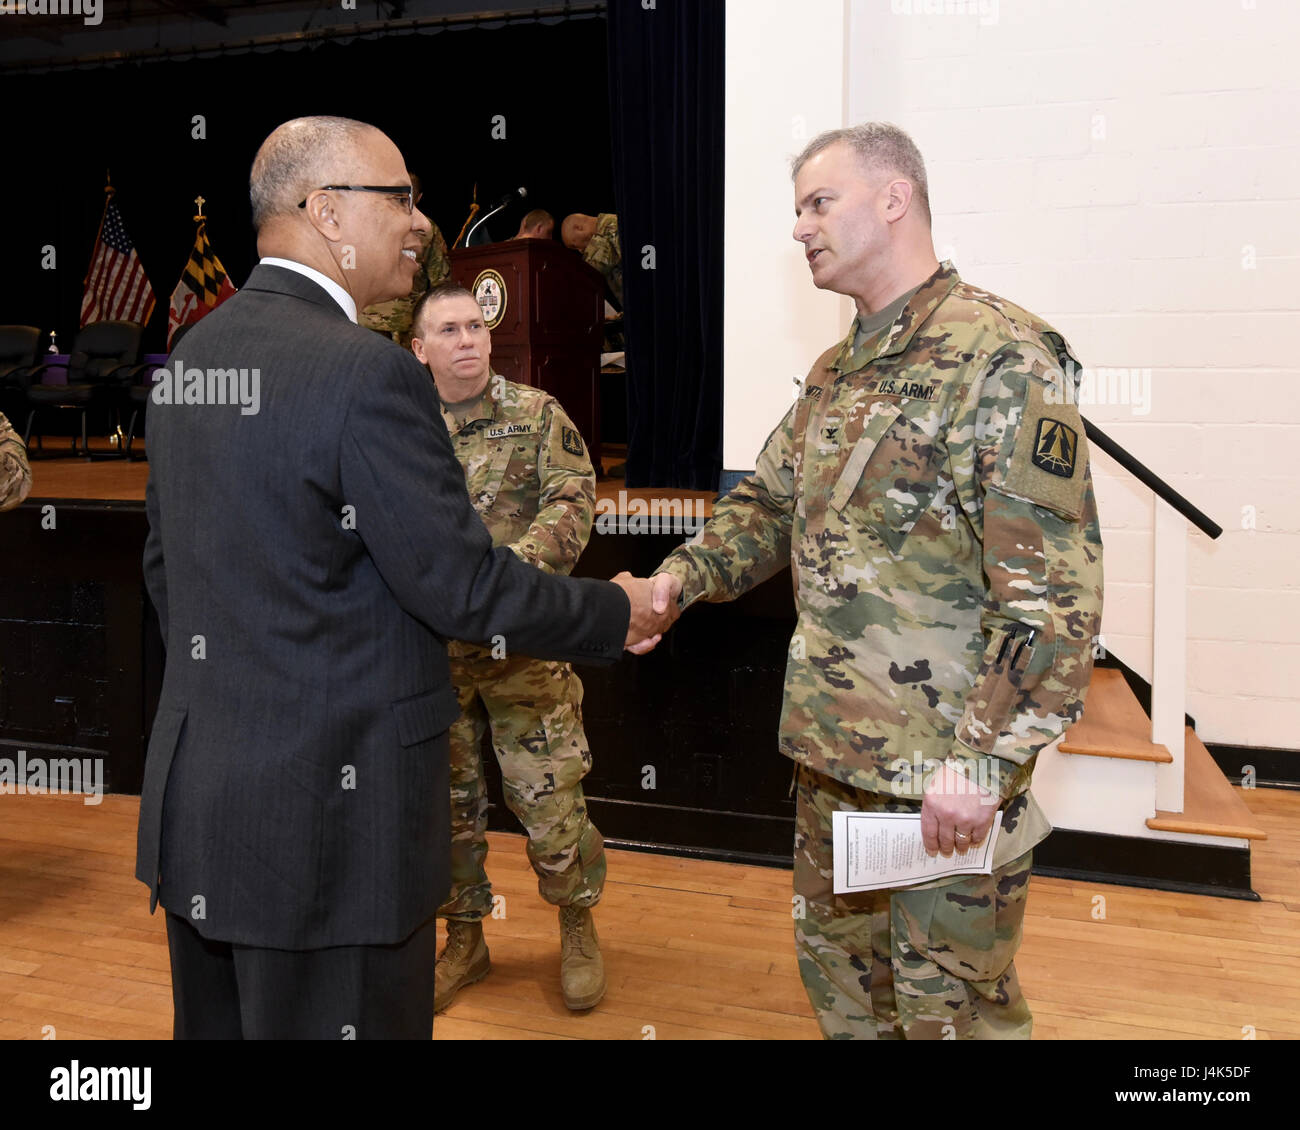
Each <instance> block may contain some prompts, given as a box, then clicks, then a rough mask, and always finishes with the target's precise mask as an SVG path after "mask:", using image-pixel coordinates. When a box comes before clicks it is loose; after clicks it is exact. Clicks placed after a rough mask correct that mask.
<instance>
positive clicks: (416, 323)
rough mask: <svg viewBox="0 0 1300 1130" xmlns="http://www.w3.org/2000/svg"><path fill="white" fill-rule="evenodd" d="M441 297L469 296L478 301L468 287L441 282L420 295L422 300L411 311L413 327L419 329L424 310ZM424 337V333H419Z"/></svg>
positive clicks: (471, 299) (473, 300)
mask: <svg viewBox="0 0 1300 1130" xmlns="http://www.w3.org/2000/svg"><path fill="white" fill-rule="evenodd" d="M441 298H468V299H470V301H472V302H477V301H478V299H477V298H475V297H474V292H473V291H472V290H470V289H469V288H468V287H464V286H461V285H460V283H454V282H441V283H439V284H438V285H437V286H435V287H432V288H431V289H429V290H426V291H425V292H424V294H422V295H421V296H420V300H419V301H418V302H417V303H416V304H415V309H414V310H412V311H411V329H412V330H418V329H419V328H420V323H421V321H422V320H423V319H424V312H425V310H427V309H428V308H429V307H430V306H432V305H433V304H434V303H435V302H437V301H438V300H439V299H441ZM418 336H420V337H423V336H424V335H423V334H420V335H418Z"/></svg>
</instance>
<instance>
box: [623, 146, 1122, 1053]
mask: <svg viewBox="0 0 1300 1130" xmlns="http://www.w3.org/2000/svg"><path fill="white" fill-rule="evenodd" d="M795 186H796V187H795V198H796V213H797V215H798V216H799V221H798V223H797V225H796V227H795V238H796V239H798V240H800V241H801V242H803V243H804V245H805V251H806V256H807V259H808V261H809V265H810V268H811V271H812V275H813V282H814V284H815V285H816V286H818V287H821V288H824V289H829V290H834V291H837V292H839V293H842V294H850V295H852V296H853V297H854V298H855V299H857V304H858V310H859V314H858V317H857V319H856V321H855V323H854V327H853V330H852V331H851V332H850V333H849V335H848V336H847V337H846V338H845V339H844V340H843V341H841V342H840V343H839V344H837V345H835V346H832V347H831V348H830V349H828V350H827V351H826V352H825V353H824V354H823V355H822V356H821V357H820V358H818V360H817V362H816V363H815V364H814V365H813V367H812V369H811V371H810V372H809V373H808V376H807V378H806V380H805V381H804V384H803V388H802V392H801V394H800V395H799V397H798V399H797V400H796V402H795V404H794V405H793V406H792V407H791V408H790V410H789V412H787V413H786V416H785V418H784V419H783V420H782V421H781V423H780V424H779V425H778V426H777V428H776V430H775V431H774V432H773V433H772V434H771V436H769V437H768V439H767V441H766V443H765V445H764V447H763V450H762V452H761V454H760V455H759V458H758V461H757V466H756V469H755V471H754V473H753V474H752V475H750V476H749V477H748V478H746V479H745V480H744V481H742V482H741V483H740V485H739V486H737V487H736V489H735V490H733V491H732V492H731V493H730V494H729V495H727V496H726V497H725V498H723V499H721V500H720V501H719V502H717V503H716V504H715V505H714V508H713V517H712V519H711V521H710V522H709V523H708V524H707V525H706V526H705V527H704V529H703V530H702V531H701V532H700V533H699V534H698V535H697V536H696V537H695V538H694V539H693V541H692V542H690V543H689V544H687V545H686V546H684V547H682V548H681V549H680V550H678V551H676V552H674V553H673V554H671V555H670V556H669V557H668V558H667V559H666V560H665V561H664V563H663V564H662V565H661V566H660V569H659V571H658V572H659V573H660V574H661V575H660V576H659V578H658V579H657V580H656V600H657V605H659V606H662V604H663V603H666V602H667V601H669V600H670V599H672V598H673V597H676V598H677V599H678V601H679V605H680V606H681V607H685V606H686V605H689V604H690V603H692V602H693V601H696V600H701V599H703V600H715V601H716V600H731V599H734V598H735V597H738V596H740V595H741V594H742V593H744V592H745V591H747V590H748V589H750V588H752V587H753V586H754V585H756V584H758V583H760V582H761V581H763V580H765V579H767V578H768V577H770V576H772V575H773V574H774V573H776V572H777V571H778V570H779V569H780V568H781V567H782V566H784V565H786V564H789V565H790V566H791V569H792V572H793V582H794V588H795V602H796V609H797V614H798V623H797V626H796V628H795V635H794V638H793V640H792V641H791V647H790V653H789V659H788V664H787V668H786V685H785V695H784V701H783V703H782V712H781V732H780V749H781V752H783V753H784V754H785V755H786V756H788V757H790V758H792V759H794V761H795V762H796V763H797V768H796V785H797V804H796V830H795V859H794V868H795V871H794V889H795V893H796V898H795V908H794V915H795V920H796V921H795V939H796V948H797V954H798V960H799V970H800V974H801V976H802V978H803V981H804V985H805V988H806V989H807V991H808V996H809V999H810V1000H811V1002H812V1005H813V1008H814V1010H815V1012H816V1014H817V1019H818V1023H819V1024H820V1026H821V1029H822V1032H823V1034H824V1035H825V1036H826V1037H828V1038H851V1037H868V1038H870V1037H875V1038H895V1039H896V1038H911V1039H917V1038H922V1039H924V1038H945V1037H949V1038H972V1037H975V1038H978V1037H984V1038H987V1037H994V1038H1005V1037H1020V1038H1028V1036H1029V1034H1030V1029H1031V1017H1030V1013H1029V1008H1028V1006H1027V1005H1026V1003H1025V1000H1024V997H1023V996H1022V995H1021V992H1020V987H1019V983H1018V981H1017V978H1016V972H1015V966H1014V964H1013V958H1014V956H1015V952H1016V949H1017V948H1018V946H1019V942H1020V937H1021V926H1022V922H1023V918H1024V909H1025V895H1026V892H1027V889H1028V883H1029V874H1030V865H1031V860H1032V851H1033V848H1034V846H1035V845H1036V844H1038V843H1039V842H1041V841H1042V839H1043V838H1044V837H1045V836H1046V835H1047V834H1048V833H1049V832H1050V831H1051V828H1050V825H1049V824H1048V822H1047V820H1046V818H1045V817H1044V815H1043V813H1042V811H1041V810H1040V809H1039V807H1038V805H1037V804H1036V803H1035V801H1034V797H1033V794H1032V793H1031V792H1030V787H1029V786H1030V775H1031V773H1032V772H1033V766H1034V759H1035V757H1036V756H1037V754H1038V753H1039V751H1040V750H1042V749H1043V747H1044V746H1046V745H1047V744H1048V743H1050V742H1052V741H1053V740H1055V739H1056V738H1058V737H1059V736H1060V735H1061V733H1062V732H1063V731H1064V729H1065V728H1066V726H1067V725H1069V723H1070V722H1071V721H1072V720H1074V719H1075V718H1077V717H1078V716H1079V714H1080V712H1081V710H1082V706H1083V699H1084V694H1085V691H1086V688H1087V685H1088V679H1089V675H1090V672H1091V667H1092V647H1093V640H1094V637H1095V635H1096V632H1097V630H1098V626H1099V621H1100V614H1101V599H1102V570H1101V535H1100V530H1099V526H1098V521H1097V510H1096V504H1095V502H1094V499H1093V491H1092V482H1091V478H1090V475H1089V471H1088V454H1087V446H1086V440H1085V438H1084V435H1083V424H1082V422H1081V420H1080V418H1079V415H1078V410H1077V408H1076V407H1075V403H1076V399H1075V394H1076V393H1077V388H1076V386H1075V383H1074V382H1075V381H1077V374H1078V366H1077V365H1076V364H1075V363H1074V360H1073V358H1072V357H1071V355H1070V352H1069V348H1068V346H1067V345H1066V343H1065V341H1064V339H1063V338H1062V337H1061V335H1060V334H1058V333H1057V332H1056V331H1055V330H1053V329H1052V328H1051V327H1050V326H1049V325H1047V324H1046V323H1045V322H1043V321H1041V320H1040V319H1038V318H1037V317H1035V316H1034V315H1033V314H1030V313H1028V312H1027V311H1025V310H1023V309H1021V308H1020V307H1019V306H1016V305H1014V304H1012V303H1010V302H1007V301H1005V300H1004V299H1001V298H998V297H997V296H995V295H992V294H989V293H988V292H986V291H982V290H979V289H977V288H975V287H973V286H970V285H968V284H967V283H964V282H963V281H962V280H961V279H960V278H959V277H958V275H957V272H956V270H955V269H954V268H953V267H952V265H951V264H950V263H943V264H939V263H938V261H937V260H936V259H935V257H934V251H933V244H932V242H931V238H930V217H929V201H928V198H927V194H926V182H925V170H924V165H923V163H922V161H921V157H920V154H919V153H917V151H916V148H915V146H914V145H913V144H912V142H911V140H910V138H908V137H907V135H906V134H904V133H903V132H902V131H901V130H898V129H897V128H896V127H893V126H885V125H881V124H877V123H869V124H867V125H865V126H859V127H855V128H853V129H851V130H836V131H832V132H831V133H830V134H825V135H822V136H821V137H820V138H818V139H816V140H815V141H814V142H812V143H811V144H810V146H809V147H808V149H807V150H806V151H805V153H804V154H803V155H801V157H800V158H799V159H798V161H797V163H796V166H795ZM1067 373H1068V374H1070V376H1069V377H1067V376H1066V375H1065V374H1067ZM647 649H648V648H641V647H638V648H634V649H633V650H637V651H640V650H647ZM836 809H845V810H858V811H863V810H866V811H872V810H874V811H904V812H912V813H919V814H920V816H921V825H922V836H923V839H924V841H925V844H926V847H927V850H929V851H931V852H932V853H933V852H934V851H939V852H942V853H943V854H945V855H947V854H948V853H949V852H951V851H952V850H954V848H955V849H956V850H958V851H963V850H966V849H967V848H968V847H970V846H978V845H979V844H980V843H981V842H982V841H983V840H984V838H985V837H986V836H987V834H988V829H989V827H990V825H991V824H992V821H993V817H994V814H995V811H996V810H998V809H1000V810H1001V812H1002V831H1001V834H1000V836H999V838H998V840H997V843H996V846H995V850H994V858H993V865H994V870H993V874H992V875H990V876H965V877H959V878H957V879H951V878H949V879H945V880H937V881H932V882H929V883H924V884H918V885H915V886H909V887H904V888H897V889H893V890H883V891H876V892H870V893H859V894H849V895H836V894H835V893H834V890H833V883H832V866H831V865H832V852H831V823H832V821H831V814H832V813H833V812H834V811H835V810H836Z"/></svg>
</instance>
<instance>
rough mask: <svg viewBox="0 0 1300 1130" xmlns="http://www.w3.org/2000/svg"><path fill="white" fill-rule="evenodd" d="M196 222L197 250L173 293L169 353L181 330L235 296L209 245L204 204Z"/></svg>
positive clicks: (195, 241) (230, 283) (195, 246)
mask: <svg viewBox="0 0 1300 1130" xmlns="http://www.w3.org/2000/svg"><path fill="white" fill-rule="evenodd" d="M201 199H202V197H200V200H201ZM194 219H195V220H196V221H197V222H198V225H199V228H198V231H196V232H195V233H194V250H193V251H191V252H190V260H189V262H188V263H186V264H185V270H183V271H182V272H181V280H180V282H178V283H177V284H176V289H175V290H173V291H172V302H171V310H170V311H169V312H168V315H167V348H168V349H171V345H172V337H173V336H174V335H175V333H176V331H177V330H178V329H180V327H181V326H188V325H190V324H191V323H192V322H197V321H198V320H199V319H200V318H201V317H203V315H204V314H207V313H208V312H210V311H212V310H215V309H216V308H217V307H218V306H220V305H221V304H222V303H223V302H225V300H226V299H227V298H229V297H230V296H231V295H232V294H234V293H235V287H234V284H233V283H232V282H231V281H230V277H229V276H228V275H227V274H226V269H225V267H223V266H222V265H221V260H220V259H218V258H217V257H216V256H215V255H214V254H213V253H212V248H211V247H210V246H209V245H208V233H207V230H206V228H207V223H208V219H207V217H206V216H204V215H203V205H202V204H199V214H198V215H197V216H195V217H194Z"/></svg>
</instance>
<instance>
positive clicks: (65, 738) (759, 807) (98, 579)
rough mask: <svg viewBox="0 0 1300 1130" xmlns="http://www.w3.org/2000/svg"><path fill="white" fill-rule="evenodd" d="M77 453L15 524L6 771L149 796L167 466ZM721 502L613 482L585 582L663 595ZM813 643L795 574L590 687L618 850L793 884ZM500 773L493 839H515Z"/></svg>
mask: <svg viewBox="0 0 1300 1130" xmlns="http://www.w3.org/2000/svg"><path fill="white" fill-rule="evenodd" d="M69 444H70V440H68V439H67V438H66V437H51V438H49V439H48V440H47V442H46V447H45V451H44V456H42V453H41V452H40V451H39V450H38V451H37V452H36V453H35V454H36V455H37V458H34V459H33V460H32V476H33V485H32V494H31V497H29V498H28V500H27V501H26V502H25V503H24V504H23V505H22V506H21V507H19V508H18V509H17V510H16V511H13V512H11V513H8V514H5V515H2V516H0V538H3V542H4V545H5V553H4V554H3V555H0V655H3V656H4V657H5V678H4V680H3V683H0V753H3V754H5V755H8V756H14V755H15V754H16V753H17V751H18V750H22V749H25V750H27V751H28V752H29V754H33V755H34V754H35V753H36V752H37V751H40V752H41V753H43V754H45V755H46V756H49V757H77V758H96V757H99V758H102V759H103V765H104V781H105V788H106V789H107V791H109V792H111V793H126V794H133V793H138V792H139V789H140V783H141V780H142V773H143V766H144V755H145V750H146V748H147V744H148V734H149V730H150V727H151V724H152V718H153V712H154V708H155V706H156V704H157V698H158V693H159V690H160V688H161V682H162V669H163V649H162V641H161V638H160V637H159V634H158V626H157V619H156V617H155V615H154V613H153V608H152V606H151V605H150V603H149V600H148V597H147V595H146V593H145V591H144V585H143V579H142V575H141V557H142V554H143V549H144V541H145V537H146V535H147V532H148V528H147V521H146V518H145V510H144V497H145V487H146V484H147V483H148V476H149V464H148V462H146V461H141V462H128V461H125V460H123V459H120V458H113V457H112V456H113V455H114V454H115V452H114V449H113V448H112V447H111V446H110V445H109V444H108V442H107V441H106V440H104V439H102V438H101V439H98V440H95V439H92V441H91V450H92V452H93V453H95V454H97V455H101V456H105V457H106V458H102V459H93V460H92V459H85V458H74V457H69V456H68V455H67V454H65V453H66V452H67V451H68V445H69ZM146 450H147V449H146ZM603 455H604V462H605V465H606V466H607V467H610V468H612V469H617V468H618V467H619V465H620V464H621V461H622V460H623V458H624V453H623V451H622V449H620V448H618V447H613V446H608V445H607V446H606V447H605V448H604V450H603ZM712 499H713V496H712V494H710V493H707V492H702V491H675V490H655V489H653V488H640V489H634V490H628V489H627V488H626V486H625V485H624V483H623V481H622V480H621V479H618V478H606V479H602V480H601V481H600V483H599V484H598V489H597V510H596V520H595V526H594V529H593V531H592V535H591V539H590V541H589V543H588V547H587V550H586V552H585V553H584V554H583V556H582V559H581V560H580V561H579V563H578V567H577V569H576V570H575V575H579V576H588V577H611V576H613V575H614V574H615V573H618V572H620V571H622V570H624V569H626V570H628V571H629V572H631V573H633V574H634V575H638V576H644V575H646V574H647V573H648V572H649V571H650V570H652V569H653V568H654V567H655V566H656V565H658V563H659V562H660V561H661V560H663V558H664V556H666V555H667V554H668V553H669V552H671V551H672V549H673V548H674V547H675V546H676V545H679V544H681V542H682V541H684V540H686V539H687V538H689V537H690V536H691V535H692V534H693V533H694V532H695V530H696V529H698V528H699V526H700V525H701V524H702V523H703V522H704V521H705V520H706V519H707V518H708V516H709V515H710V513H711V504H712ZM793 628H794V606H793V600H792V595H791V589H790V577H789V573H788V572H785V571H783V572H782V573H780V574H778V576H776V577H774V578H773V579H772V580H770V581H768V582H767V583H766V584H763V585H760V586H758V588H756V589H755V590H754V591H753V592H752V593H750V594H748V595H747V596H746V597H745V598H743V599H742V600H739V601H736V602H734V603H731V604H717V605H702V606H700V607H698V608H696V609H692V612H691V615H690V616H688V617H686V618H685V619H683V620H682V622H681V623H680V624H678V625H677V626H676V627H675V628H674V630H673V631H672V632H671V633H669V635H668V637H667V638H666V639H665V640H664V642H663V643H662V644H661V645H660V646H659V647H658V648H657V649H656V650H655V651H654V652H653V653H652V654H650V655H647V656H644V657H641V658H639V659H638V658H636V657H634V656H631V655H624V656H623V657H622V659H621V660H620V661H619V662H617V663H616V664H614V665H612V666H610V667H604V668H595V667H580V668H578V674H579V675H580V677H581V678H582V680H583V685H584V689H585V694H584V701H583V715H584V723H585V727H586V731H587V737H588V740H589V742H590V744H591V748H592V752H593V760H594V767H593V769H592V772H591V774H590V775H589V777H588V778H587V780H586V782H585V789H586V793H587V797H588V804H589V807H590V811H591V813H592V818H593V820H594V821H595V823H596V825H597V827H599V828H600V829H601V831H602V832H603V833H604V834H605V836H606V838H607V839H608V840H609V841H610V842H611V843H617V844H620V845H623V846H626V847H630V848H634V849H636V848H640V849H647V848H653V849H656V850H668V851H673V852H677V853H680V854H685V855H695V856H699V857H702V858H709V859H725V860H730V861H736V862H750V863H764V864H768V865H775V866H781V867H789V865H790V842H791V837H792V835H793V824H794V820H793V817H794V806H793V802H792V801H791V799H790V796H789V789H790V779H791V764H790V762H789V761H787V760H786V759H785V758H783V757H781V756H780V755H779V754H778V753H777V751H776V734H777V726H778V721H779V716H780V707H781V697H782V689H783V684H784V674H785V658H786V654H785V653H786V647H787V645H788V642H789V638H790V634H791V632H792V631H793ZM723 642H725V646H720V644H721V643H723ZM485 762H486V764H487V766H488V771H489V787H490V789H491V790H492V796H493V801H494V808H493V813H492V827H493V828H494V829H498V830H503V831H515V830H517V829H518V824H517V823H516V822H515V819H514V817H513V816H512V815H511V814H510V812H509V811H508V810H507V809H506V807H505V805H504V804H503V803H502V802H501V795H500V781H499V777H498V775H497V772H496V765H495V759H494V758H492V757H491V756H488V757H487V758H485ZM647 767H653V769H654V773H653V774H647V773H646V768H647ZM647 786H650V787H647Z"/></svg>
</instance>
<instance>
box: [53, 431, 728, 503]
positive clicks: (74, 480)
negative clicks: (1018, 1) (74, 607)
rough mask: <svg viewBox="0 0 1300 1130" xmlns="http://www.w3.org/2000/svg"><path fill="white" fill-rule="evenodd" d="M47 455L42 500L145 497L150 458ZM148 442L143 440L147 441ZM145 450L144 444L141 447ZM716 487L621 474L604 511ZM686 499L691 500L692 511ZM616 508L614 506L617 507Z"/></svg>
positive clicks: (604, 487)
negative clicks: (644, 483) (650, 481)
mask: <svg viewBox="0 0 1300 1130" xmlns="http://www.w3.org/2000/svg"><path fill="white" fill-rule="evenodd" d="M47 442H48V446H47V447H46V448H45V452H46V453H47V454H45V455H42V453H41V452H40V451H39V450H37V451H36V452H35V455H36V458H34V459H33V460H32V493H31V498H32V499H33V500H36V499H48V498H53V499H60V498H62V499H76V500H77V501H79V502H143V501H144V491H145V485H146V484H147V483H148V481H149V464H148V462H147V461H143V460H142V461H139V462H128V461H127V460H125V459H118V458H114V459H107V458H105V459H102V460H101V459H86V458H84V457H81V456H73V455H70V454H66V452H67V445H68V443H69V441H68V440H67V439H66V438H64V437H61V436H60V437H52V438H51V439H50V440H48V441H47ZM141 446H143V445H141ZM90 449H91V451H92V452H94V453H96V454H99V455H111V454H113V453H114V450H115V449H114V448H112V447H111V446H110V445H109V444H108V442H107V441H106V440H94V439H92V440H91V441H90ZM137 450H139V448H137ZM603 452H604V462H605V465H606V467H617V466H620V465H621V464H622V462H623V460H624V459H626V457H627V451H626V448H623V447H619V446H613V445H609V444H606V445H605V447H604V449H603ZM714 497H715V495H714V492H713V491H704V490H679V489H677V488H676V487H632V488H629V487H628V486H627V484H626V483H625V482H624V481H623V480H622V479H621V478H603V479H600V480H599V481H598V482H597V483H596V505H597V507H598V513H608V514H632V515H635V514H637V513H642V514H644V515H645V516H646V517H652V516H654V515H655V514H663V515H665V516H667V515H668V514H671V513H677V512H679V511H678V510H677V506H678V504H681V507H682V509H681V511H680V512H682V513H684V514H685V515H686V516H689V517H692V518H708V517H709V516H710V515H711V514H712V513H713V499H714ZM686 503H690V504H691V508H690V509H689V510H688V509H686V507H685V504H686ZM611 507H613V509H611Z"/></svg>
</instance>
